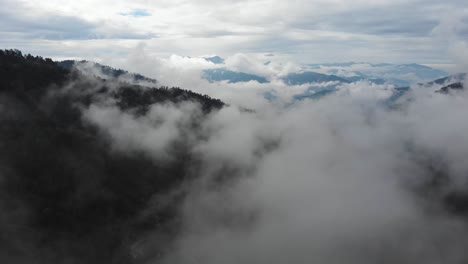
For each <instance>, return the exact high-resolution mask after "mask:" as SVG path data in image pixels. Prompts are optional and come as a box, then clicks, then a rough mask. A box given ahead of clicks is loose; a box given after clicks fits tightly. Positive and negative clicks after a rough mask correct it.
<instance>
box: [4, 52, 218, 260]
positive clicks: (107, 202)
mask: <svg viewBox="0 0 468 264" xmlns="http://www.w3.org/2000/svg"><path fill="white" fill-rule="evenodd" d="M0 82H1V83H0V84H1V86H0V87H1V90H0V110H1V111H0V144H1V145H0V146H1V147H0V193H1V195H0V210H1V212H2V216H1V217H0V233H1V234H2V235H1V236H0V257H1V259H3V260H5V259H6V260H8V263H13V264H15V263H39V264H42V263H44V264H45V263H91V264H93V263H96V264H97V263H100V264H102V263H141V262H142V261H144V259H145V258H146V257H148V256H149V255H157V254H159V253H160V252H162V251H163V250H164V249H165V248H166V247H168V246H169V245H168V243H169V242H170V237H172V234H174V233H175V232H177V228H178V226H177V221H175V219H176V216H177V215H176V213H175V206H176V205H177V203H178V201H180V200H181V197H183V193H180V192H179V193H176V194H171V191H172V190H175V189H180V188H179V186H180V185H182V184H183V183H184V182H186V181H190V177H191V175H194V170H196V168H197V159H196V157H194V156H193V154H191V153H190V152H189V151H187V149H188V145H187V144H188V140H187V137H188V136H189V135H186V134H184V133H180V136H178V137H176V139H175V140H174V141H173V142H171V143H170V144H169V145H168V147H169V150H168V151H169V153H170V155H171V157H172V158H171V159H168V160H160V161H159V162H155V159H154V158H153V157H151V156H150V155H148V154H147V153H144V152H141V151H132V152H128V151H119V150H118V149H116V148H115V146H114V144H113V143H112V138H110V137H109V136H108V135H106V133H104V131H102V129H100V127H98V126H97V125H96V124H95V123H92V122H89V121H87V119H86V112H87V111H89V110H88V109H90V107H91V106H94V107H106V108H105V109H110V110H109V111H111V110H112V111H114V112H115V111H118V112H121V113H122V115H125V116H127V117H129V118H146V114H147V113H148V111H150V110H151V107H152V106H155V105H168V104H179V103H188V102H191V103H194V104H198V105H200V106H201V107H200V108H201V109H202V114H201V116H198V115H196V116H195V115H194V116H193V118H192V117H191V116H188V117H187V118H190V120H191V121H190V122H189V124H190V125H191V127H190V131H191V132H192V133H193V135H196V133H197V129H198V128H197V127H198V126H199V122H201V119H202V118H203V116H204V114H207V113H209V112H212V111H217V109H220V108H221V107H223V105H224V104H223V103H222V102H221V101H219V100H216V99H212V98H209V97H208V96H203V95H200V94H196V93H193V92H190V91H186V90H182V89H179V88H171V89H169V88H166V87H162V88H148V87H142V86H137V85H129V84H128V83H122V82H117V81H110V80H104V79H100V78H96V77H94V76H84V75H82V74H81V73H79V72H76V71H68V70H66V69H64V68H62V67H59V65H58V64H57V63H55V62H53V61H52V60H50V59H43V58H41V57H33V56H30V55H26V56H23V55H22V54H21V52H19V51H16V50H5V51H0ZM175 132H176V131H174V133H175ZM193 135H191V136H193ZM158 197H164V201H165V202H164V203H159V200H158ZM161 199H162V198H161ZM149 206H150V207H149ZM148 208H149V209H151V210H149V209H148ZM143 212H145V213H143ZM147 230H151V232H152V233H154V234H159V236H160V237H167V239H164V241H163V242H164V243H163V244H161V246H160V247H156V248H152V249H151V251H141V252H140V250H139V251H135V250H136V249H135V246H134V245H135V244H136V243H137V242H138V243H140V244H142V243H143V242H141V241H140V242H139V240H140V239H141V238H142V236H143V235H144V234H145V233H146V232H147Z"/></svg>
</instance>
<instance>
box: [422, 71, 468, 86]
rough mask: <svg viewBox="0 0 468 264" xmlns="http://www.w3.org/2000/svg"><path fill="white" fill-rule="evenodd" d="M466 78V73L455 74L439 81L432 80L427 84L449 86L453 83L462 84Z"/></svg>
mask: <svg viewBox="0 0 468 264" xmlns="http://www.w3.org/2000/svg"><path fill="white" fill-rule="evenodd" d="M466 77H467V74H466V73H457V74H453V75H449V76H447V77H444V78H440V79H437V80H434V81H432V82H429V83H428V84H429V85H432V84H442V85H443V84H450V83H455V82H462V81H464V80H465V79H466Z"/></svg>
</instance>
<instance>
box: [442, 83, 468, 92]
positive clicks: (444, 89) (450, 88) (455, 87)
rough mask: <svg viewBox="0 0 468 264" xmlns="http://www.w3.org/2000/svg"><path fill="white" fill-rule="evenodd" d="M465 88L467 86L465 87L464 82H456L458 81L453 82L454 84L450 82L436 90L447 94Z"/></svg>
mask: <svg viewBox="0 0 468 264" xmlns="http://www.w3.org/2000/svg"><path fill="white" fill-rule="evenodd" d="M464 88H465V87H464V84H463V83H461V82H456V83H452V84H449V85H447V86H444V87H442V88H440V89H439V90H437V91H436V92H438V93H444V94H446V93H450V92H451V91H453V90H463V89H464Z"/></svg>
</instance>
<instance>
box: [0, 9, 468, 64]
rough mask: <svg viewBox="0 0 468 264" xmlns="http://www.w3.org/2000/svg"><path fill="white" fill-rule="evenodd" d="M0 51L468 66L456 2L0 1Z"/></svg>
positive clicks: (467, 28)
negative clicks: (261, 56)
mask: <svg viewBox="0 0 468 264" xmlns="http://www.w3.org/2000/svg"><path fill="white" fill-rule="evenodd" d="M0 6H1V8H0V34H1V36H2V37H1V38H0V48H17V49H20V50H23V51H24V52H29V53H33V54H37V55H42V56H47V57H52V58H56V59H64V58H82V59H92V60H100V59H105V58H115V57H125V56H127V55H128V54H130V53H131V52H132V50H134V49H135V48H137V47H139V46H142V45H143V46H144V47H145V49H146V51H147V52H148V53H149V54H151V55H154V56H161V57H167V56H170V55H172V54H177V55H181V56H202V55H214V54H216V55H221V56H229V55H232V54H237V53H243V54H269V53H272V54H275V55H282V56H285V57H288V58H290V59H291V60H292V61H295V62H298V63H325V62H345V61H366V62H390V63H411V62H416V63H421V64H429V65H439V66H441V67H444V65H445V66H447V65H451V64H457V63H460V61H466V58H462V59H461V58H460V57H465V56H468V55H465V54H468V52H466V51H467V50H468V2H467V1H464V0H447V1H435V0H391V1H390V0H372V1H371V0H290V1H282V0H268V1H266V0H237V1H235V0H234V1H232V0H229V1H227V0H216V1H215V0H196V1H188V0H160V1H147V0H112V1H111V0H101V1H91V0H81V1H59V0H44V1H33V0H0Z"/></svg>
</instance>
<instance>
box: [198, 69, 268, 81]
mask: <svg viewBox="0 0 468 264" xmlns="http://www.w3.org/2000/svg"><path fill="white" fill-rule="evenodd" d="M202 77H203V78H204V79H206V80H208V81H209V82H219V81H228V82H229V83H238V82H250V81H256V82H259V83H267V82H268V80H267V79H266V78H265V77H262V76H258V75H254V74H249V73H245V72H236V71H231V70H227V69H207V70H204V71H203V75H202Z"/></svg>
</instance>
